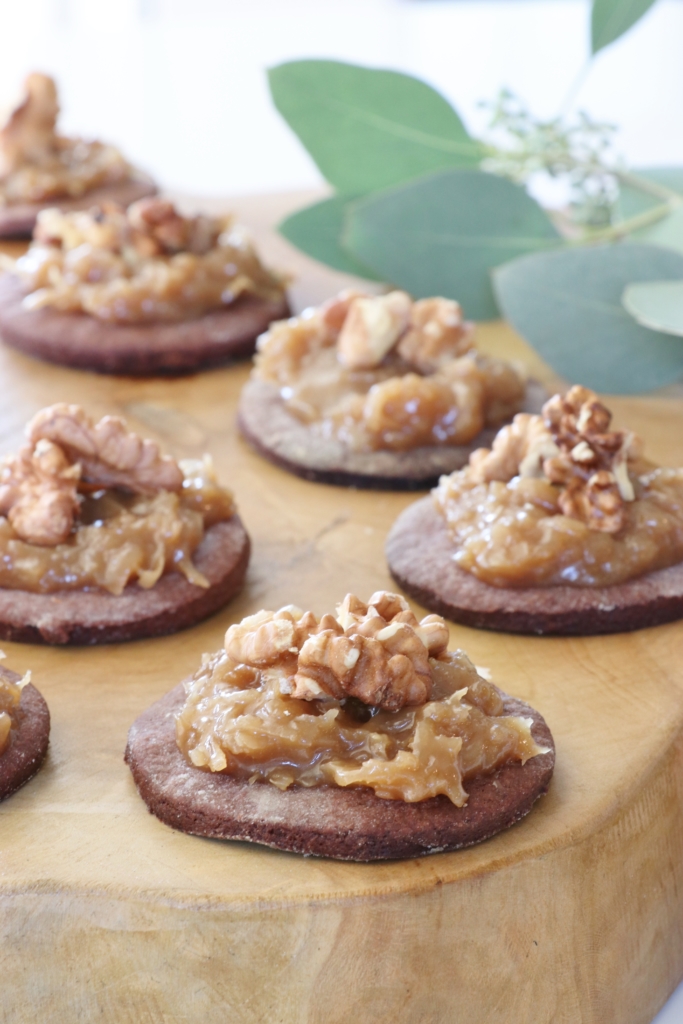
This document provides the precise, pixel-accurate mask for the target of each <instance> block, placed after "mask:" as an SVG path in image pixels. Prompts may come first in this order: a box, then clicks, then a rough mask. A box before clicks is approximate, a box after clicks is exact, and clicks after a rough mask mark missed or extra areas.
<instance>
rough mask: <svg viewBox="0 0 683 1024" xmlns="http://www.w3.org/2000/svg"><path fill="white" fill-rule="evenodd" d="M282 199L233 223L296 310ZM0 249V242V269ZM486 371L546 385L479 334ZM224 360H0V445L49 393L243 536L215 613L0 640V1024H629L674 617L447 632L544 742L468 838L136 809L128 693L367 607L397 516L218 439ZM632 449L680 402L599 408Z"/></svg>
mask: <svg viewBox="0 0 683 1024" xmlns="http://www.w3.org/2000/svg"><path fill="white" fill-rule="evenodd" d="M305 200H306V197H301V196H299V197H296V201H293V200H292V199H291V197H290V198H289V199H286V198H284V199H283V198H281V199H280V200H273V199H271V200H268V201H266V200H261V201H258V200H254V199H252V200H249V201H248V202H246V201H245V202H242V203H235V204H234V205H235V207H237V208H238V210H239V211H240V213H241V215H242V216H243V217H244V219H245V220H246V221H247V222H249V223H251V224H252V225H254V226H255V227H256V229H257V230H256V234H257V235H258V237H259V239H260V241H261V244H262V249H263V251H264V253H266V254H267V255H268V256H269V258H270V259H271V261H274V262H276V263H278V264H279V265H280V266H285V267H288V268H291V269H293V270H295V271H296V272H298V273H299V274H300V277H299V279H298V281H297V282H296V284H295V286H294V288H293V295H294V301H295V304H296V305H297V307H301V306H302V305H303V304H305V303H307V302H313V301H318V300H320V299H322V298H324V297H325V296H326V295H327V294H329V293H330V292H332V291H333V290H334V289H335V288H337V287H339V286H340V284H343V283H344V282H345V281H346V280H347V279H344V278H343V277H342V276H341V275H335V274H332V273H330V272H327V271H325V270H324V269H323V268H321V267H319V266H316V265H314V264H313V263H312V262H309V261H307V260H305V259H304V258H302V257H301V256H299V255H297V254H296V253H295V252H294V251H293V250H291V249H289V248H288V247H287V246H286V244H285V243H284V242H283V241H282V240H280V239H278V238H276V237H275V236H274V235H273V234H272V233H271V232H269V231H268V230H267V225H268V224H269V223H273V222H274V221H275V220H276V218H277V217H278V216H279V215H281V214H282V213H283V212H284V211H285V210H286V209H287V208H290V207H292V206H293V205H296V202H297V201H298V203H299V205H301V204H302V203H303V202H304V201H305ZM10 249H11V247H10V246H6V247H5V251H10ZM480 337H481V339H482V345H483V346H484V347H486V348H488V349H489V350H491V351H498V352H505V353H508V354H512V355H515V356H521V357H522V358H524V359H526V361H527V362H528V363H529V364H530V365H531V366H532V368H533V371H534V373H535V374H536V375H541V376H542V377H543V378H544V379H545V380H546V381H548V382H550V383H551V378H550V375H549V374H548V372H547V370H546V369H544V367H542V366H541V365H540V364H539V363H538V361H537V360H535V359H534V357H533V355H532V354H531V353H530V351H529V350H528V349H526V347H525V346H524V345H523V344H522V343H521V342H520V340H519V339H517V338H515V336H514V335H513V334H512V332H511V331H509V330H508V329H507V328H505V327H503V326H500V325H498V326H495V325H494V326H488V327H484V328H482V329H481V331H480ZM247 373H248V367H246V366H235V367H229V368H227V369H221V370H215V371H212V372H209V373H204V374H201V375H198V376H194V377H189V378H184V379H179V380H150V381H136V380H128V379H122V378H107V377H99V376H95V375H92V374H86V373H80V372H75V371H71V370H63V369H60V368H58V367H53V366H49V365H47V364H42V363H39V362H36V361H33V360H31V359H28V358H24V357H22V356H20V355H18V354H17V353H15V352H13V351H11V350H9V349H5V348H2V347H0V375H1V378H0V379H1V380H2V387H1V388H0V425H1V428H2V436H1V445H0V448H1V451H2V452H8V451H12V450H14V449H15V447H16V446H17V445H18V444H19V442H20V440H21V432H22V428H23V425H24V423H25V421H26V420H27V419H28V417H30V416H31V415H32V414H33V413H34V412H35V411H36V410H37V409H38V408H40V407H41V406H43V405H46V404H48V403H50V402H54V401H59V400H62V401H68V402H81V403H83V404H84V405H86V406H87V408H88V409H89V410H90V411H91V412H92V413H94V414H96V415H101V414H104V413H119V414H123V415H125V416H126V417H127V418H128V419H129V421H130V423H131V425H132V426H133V427H134V428H135V429H138V430H140V431H142V432H144V433H146V434H148V435H149V436H152V437H155V438H158V439H159V440H160V441H161V442H163V444H164V445H165V447H166V448H167V450H169V451H170V452H172V453H173V454H174V455H176V456H180V457H187V456H194V455H199V454H201V453H202V452H204V451H209V452H211V454H212V455H213V458H214V460H215V462H216V465H217V467H218V470H219V473H220V477H221V479H222V480H223V481H224V482H226V483H227V484H228V485H229V486H230V487H232V488H233V489H234V491H235V493H236V496H237V500H238V503H239V508H240V511H241V513H242V516H243V518H244V521H245V523H246V524H247V527H248V529H249V531H250V533H251V535H252V539H253V543H254V554H253V561H252V564H251V568H250V571H249V577H248V584H247V587H246V589H245V591H244V593H243V594H242V596H241V597H240V598H239V599H237V600H236V601H235V602H234V603H233V604H232V605H231V606H229V607H228V608H227V609H225V611H223V612H222V613H221V614H219V615H217V616H216V617H214V618H213V619H211V620H210V621H208V622H206V623H204V624H203V625H201V626H199V627H197V628H195V629H191V630H188V631H186V632H183V633H180V634H178V635H176V636H173V637H168V638H164V639H159V640H149V641H142V642H136V643H130V644H122V645H114V646H109V647H102V648H92V649H71V650H61V649H55V648H52V649H51V648H45V647H30V646H25V645H17V644H5V645H4V646H5V649H6V653H7V662H6V664H7V665H8V666H9V667H11V668H13V669H15V670H17V671H19V672H24V671H25V670H26V669H29V668H30V669H31V670H32V672H33V678H34V681H35V683H36V684H37V685H38V687H39V688H40V689H41V691H42V692H43V694H44V695H45V697H46V698H47V700H48V702H49V705H50V708H51V711H52V722H53V724H52V738H51V745H50V753H49V755H48V759H47V762H46V765H45V767H44V769H43V770H42V771H41V773H40V774H39V775H38V776H37V777H36V778H35V779H34V780H33V781H32V782H31V783H29V785H28V786H26V787H25V788H24V789H23V790H21V791H20V792H19V793H17V794H16V795H15V796H13V797H12V798H11V799H9V800H8V801H6V802H5V803H3V804H2V805H0V935H1V939H0V941H1V943H2V945H1V946H0V962H1V963H2V996H1V998H0V1007H1V1010H0V1018H2V1019H3V1020H7V1021H11V1022H24V1021H26V1022H28V1021H30V1022H34V1021H48V1020H49V1021H51V1022H59V1024H61V1022H64V1024H72V1022H74V1021H76V1020H83V1021H102V1022H105V1024H110V1022H111V1024H129V1022H130V1024H132V1022H136V1024H137V1022H145V1024H162V1022H163V1024H175V1022H178V1024H180V1022H190V1021H192V1022H194V1021H201V1022H203V1024H213V1022H216V1024H217V1022H221V1024H223V1022H225V1021H229V1022H231V1024H263V1022H267V1024H270V1022H273V1024H275V1022H282V1024H370V1022H372V1024H551V1022H552V1024H577V1022H581V1024H646V1022H649V1021H650V1020H651V1019H652V1017H653V1015H654V1014H655V1013H656V1011H657V1010H658V1009H659V1007H660V1006H661V1005H662V1003H663V1002H664V1001H665V999H666V998H667V996H668V995H669V993H670V992H671V991H672V989H673V988H674V986H675V985H676V984H677V983H678V981H679V980H680V978H681V975H682V974H683V817H682V815H681V807H682V802H683V669H682V667H681V665H682V663H681V654H680V652H681V639H682V637H683V624H680V623H676V624H673V625H669V626H663V627H660V628H657V629H649V630H643V631H641V632H637V633H630V634H624V635H621V636H609V637H593V638H587V639H547V638H546V639H538V638H528V637H520V636H506V635H502V634H500V635H496V634H492V633H486V632H477V631H474V630H469V629H464V628H459V627H456V626H454V627H453V628H452V641H453V643H455V644H457V645H460V646H462V647H464V648H465V649H466V650H467V651H468V653H469V654H470V655H471V657H472V658H473V660H474V661H475V663H476V664H478V665H484V666H488V667H489V668H490V669H491V671H492V673H493V678H494V680H495V681H497V682H499V683H500V684H501V685H502V686H503V687H504V688H505V689H506V690H508V691H509V692H510V693H513V694H516V695H518V696H520V697H522V698H523V699H524V700H526V701H529V702H530V703H532V704H533V705H534V706H536V707H537V708H538V709H539V710H540V711H541V712H542V713H543V715H544V716H545V717H546V719H547V721H548V723H549V725H550V727H551V728H552V730H553V732H554V735H555V738H556V741H557V755H558V756H557V770H556V774H555V778H554V780H553V783H552V786H551V790H550V793H549V795H548V796H547V797H546V798H545V799H543V800H542V801H541V803H540V804H539V805H537V807H536V808H535V810H534V811H533V813H532V814H531V815H530V816H529V817H528V818H527V819H526V820H525V821H524V822H522V823H521V824H519V825H517V826H516V827H514V828H512V829H511V830H509V831H508V832H506V833H504V834H502V835H500V836H498V837H497V838H495V839H493V840H490V841H489V842H486V843H484V844H482V845H480V846H477V847H474V848H472V849H469V850H465V851H462V852H459V853H453V854H440V855H435V856H431V857H427V858H424V859H421V860H412V861H404V862H398V863H384V864H373V865H357V864H343V863H336V862H333V861H328V860H319V859H304V858H303V857H298V856H294V855H288V854H282V853H277V852H274V851H271V850H268V849H265V848H259V847H256V846H249V845H248V844H241V843H221V842H216V841H210V840H203V839H197V838H193V837H190V836H186V835H183V834H181V833H177V832H173V831H172V830H171V829H169V828H166V827H165V826H163V825H161V824H160V823H159V822H158V821H157V820H156V819H155V818H153V817H152V816H150V815H149V814H148V813H147V810H146V808H145V806H144V805H143V803H142V801H141V800H140V799H139V797H138V795H137V793H136V790H135V788H134V786H133V783H132V781H131V778H130V775H129V772H128V769H127V768H126V766H125V765H124V763H123V760H122V757H123V750H124V747H125V743H126V733H127V730H128V727H129V725H130V724H131V722H132V721H133V719H134V718H135V717H136V716H137V715H138V714H139V713H140V712H141V711H142V710H143V709H144V708H146V707H147V706H148V705H149V704H150V703H151V702H152V701H154V700H156V699H157V698H158V697H160V696H161V695H162V694H163V693H165V692H166V691H167V690H169V689H170V688H171V687H173V686H174V685H175V684H176V683H177V682H178V681H179V680H180V679H182V678H183V677H184V676H186V675H187V674H189V673H190V672H192V671H193V670H194V669H195V667H196V666H197V664H198V662H199V659H200V656H201V654H202V652H203V651H211V650H215V649H217V648H218V647H219V646H220V645H221V642H222V638H223V634H224V631H225V629H226V627H227V626H228V625H229V624H230V623H232V622H234V621H236V620H238V619H240V618H241V617H242V616H244V615H245V614H247V613H250V612H253V611H254V610H256V609H259V608H261V607H270V608H274V607H278V606H280V605H281V604H285V603H290V602H294V603H297V604H299V605H301V606H303V607H304V608H309V607H310V608H312V609H313V610H314V611H315V612H316V613H322V612H323V611H325V610H331V609H332V608H333V607H334V605H335V603H336V602H338V601H339V600H340V598H341V597H342V596H343V595H344V594H345V593H346V592H347V591H349V590H350V591H354V592H355V593H357V594H359V595H361V596H364V597H367V596H369V594H370V593H371V592H372V591H374V590H376V589H378V588H381V587H391V581H390V578H389V576H388V573H387V570H386V566H385V562H384V556H383V541H384V537H385V535H386V532H387V530H388V528H389V526H390V525H391V523H392V522H393V520H394V518H395V517H396V515H397V514H398V513H399V512H400V511H401V510H402V509H403V508H404V507H405V506H406V505H407V504H408V503H409V502H410V501H412V500H413V497H411V496H410V495H405V494H381V493H379V494H378V493H368V492H360V491H352V490H344V489H340V488H334V487H326V486H321V485H317V484H309V483H306V482H303V481H301V480H298V479H295V478H294V477H292V476H289V475H288V474H286V473H284V472H282V471H280V470H278V469H275V468H274V467H272V466H270V465H269V464H268V463H266V462H264V461H263V460H262V459H260V458H259V457H258V456H256V455H255V454H253V453H252V452H251V451H250V450H249V448H248V447H247V446H246V445H245V444H244V443H243V442H242V441H241V440H240V439H239V438H238V436H237V433H236V430H235V407H236V402H237V398H238V394H239V391H240V388H241V386H242V384H243V383H244V381H245V380H246V377H247ZM613 405H614V407H615V409H616V411H617V418H618V419H619V420H620V421H621V422H628V423H629V424H630V425H631V426H632V427H633V428H634V429H635V430H637V431H638V432H639V433H641V434H642V435H643V436H644V437H645V439H646V442H647V446H648V450H649V452H650V454H651V455H652V456H653V457H654V458H656V459H658V460H660V461H662V462H664V463H668V464H670V465H675V464H678V463H679V462H680V460H681V454H682V453H681V450H680V442H679V439H680V437H681V432H682V431H683V408H682V406H681V402H680V400H679V399H678V398H677V397H676V396H675V395H672V394H671V393H670V394H669V395H667V396H665V397H657V398H634V399H620V400H618V401H617V400H615V401H614V403H613Z"/></svg>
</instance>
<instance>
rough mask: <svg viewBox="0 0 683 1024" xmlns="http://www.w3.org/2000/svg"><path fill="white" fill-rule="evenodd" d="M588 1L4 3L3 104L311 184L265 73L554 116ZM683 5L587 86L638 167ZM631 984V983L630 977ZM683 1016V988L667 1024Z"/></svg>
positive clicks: (669, 132) (204, 163)
mask: <svg viewBox="0 0 683 1024" xmlns="http://www.w3.org/2000/svg"><path fill="white" fill-rule="evenodd" d="M588 23H589V7H588V3H587V0H547V2H542V0H455V2H453V0H450V2H449V0H0V33H1V35H0V42H1V43H2V48H1V52H2V64H1V65H0V107H2V106H3V105H4V104H5V103H9V102H10V101H11V100H12V99H13V97H14V96H15V95H16V94H17V92H18V89H19V84H20V82H21V80H22V79H23V77H24V75H25V74H26V73H27V72H29V71H32V70H42V71H47V72H50V73H52V74H54V75H55V76H56V77H57V79H58V81H59V85H60V89H61V94H62V106H63V119H62V122H61V125H62V128H63V130H64V131H66V132H67V133H74V134H82V135H86V136H88V135H92V136H97V137H99V138H102V139H106V140H108V141H112V142H116V143H118V144H119V145H121V147H122V148H123V150H124V152H125V154H126V155H127V156H128V157H129V158H130V159H131V160H133V161H134V162H135V163H137V164H138V165H139V166H141V167H143V168H145V169H146V170H148V171H150V172H151V173H152V174H153V175H154V177H155V178H156V179H157V180H158V181H159V182H160V183H161V184H162V185H164V186H165V187H167V188H169V189H172V190H174V191H181V192H186V193H190V194H192V195H196V196H224V195H229V194H233V195H235V194H249V193H258V192H267V191H285V190H286V191H289V190H294V189H299V188H301V189H305V188H310V187H311V186H316V185H318V184H319V183H320V181H321V179H320V176H319V174H318V172H317V170H316V168H315V166H314V165H313V163H312V162H311V160H310V159H309V158H308V156H307V155H306V153H305V152H304V151H303V149H302V148H301V146H300V145H299V143H298V142H297V140H296V138H295V137H294V136H293V135H292V134H291V132H290V131H289V129H288V128H287V126H286V125H285V124H284V123H283V122H282V121H281V119H280V118H279V116H278V114H277V113H276V112H275V110H274V109H273V108H272V106H271V104H270V100H269V96H268V90H267V85H266V79H265V73H264V70H265V68H267V67H268V66H270V65H273V64H277V63H279V62H280V61H284V60H291V59H294V58H299V57H329V58H337V59H342V60H349V61H356V62H359V63H364V64H369V65H372V66H376V67H391V68H396V69H399V70H403V71H408V72H410V73H412V74H416V75H419V76H421V77H422V78H424V79H426V80H427V81H429V82H430V83H432V84H433V85H435V86H436V87H437V88H439V89H440V90H441V91H442V92H443V93H444V94H445V95H446V96H447V97H449V99H450V100H451V101H452V102H453V103H454V104H455V106H456V107H457V109H458V110H459V112H460V114H461V116H462V117H463V118H464V120H465V122H466V123H467V124H468V126H469V127H470V129H471V130H473V131H475V132H477V131H481V130H482V129H483V127H484V124H485V119H486V117H485V114H484V113H483V112H482V110H481V109H479V107H478V101H480V100H482V99H486V98H493V97H494V95H495V94H496V92H497V91H498V89H499V88H500V87H501V86H508V87H510V88H512V89H513V90H515V91H516V92H517V93H518V94H520V95H521V96H522V97H523V98H524V99H525V100H526V101H527V102H528V103H529V105H530V106H531V108H532V109H533V110H534V112H535V113H536V114H537V115H538V116H541V117H552V116H554V115H555V114H556V113H557V112H558V110H559V108H560V106H561V105H562V102H563V100H564V98H565V97H566V95H567V94H568V92H569V91H570V89H571V86H572V83H573V82H574V81H575V79H576V78H577V76H578V75H579V74H580V72H581V70H582V68H584V65H585V64H586V60H587V56H588ZM682 42H683V3H682V2H681V0H659V2H658V3H657V4H656V6H655V7H654V9H653V10H651V11H650V13H649V14H648V15H646V17H645V18H644V19H643V21H642V22H641V23H640V24H639V25H638V26H636V28H635V29H634V30H633V31H632V32H630V33H628V34H627V35H626V36H625V37H624V38H623V39H621V40H620V41H619V42H618V43H616V44H615V45H614V46H612V47H610V48H609V49H608V50H607V51H605V52H604V53H602V54H600V55H599V56H598V57H597V59H596V60H595V61H594V63H593V66H592V67H591V68H590V69H589V71H588V74H587V75H586V77H585V78H584V79H583V85H582V86H581V88H580V90H579V92H578V94H577V102H576V106H578V107H582V108H584V109H586V110H588V111H589V112H590V113H591V114H592V115H593V117H595V118H600V119H604V120H608V121H612V122H615V123H617V124H619V125H620V127H621V131H620V135H619V137H618V148H619V150H620V151H621V153H622V154H623V156H624V157H625V158H626V160H627V161H628V162H629V163H630V164H631V165H632V166H654V165H662V164H679V165H683V110H682V107H683V103H682V101H683V59H682V52H681V51H682V46H681V44H682ZM615 983H618V979H615ZM681 1022H683V986H681V988H680V989H679V990H678V991H677V993H676V995H675V996H674V997H673V998H672V1000H671V1001H670V1002H669V1003H668V1004H667V1006H666V1007H665V1009H664V1010H663V1011H662V1012H661V1013H660V1014H659V1016H658V1017H657V1024H681Z"/></svg>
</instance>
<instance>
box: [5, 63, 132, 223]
mask: <svg viewBox="0 0 683 1024" xmlns="http://www.w3.org/2000/svg"><path fill="white" fill-rule="evenodd" d="M24 91H25V96H24V98H23V99H22V101H21V102H20V103H19V105H18V106H17V107H16V108H15V109H14V110H13V111H12V112H11V114H10V116H9V117H8V118H7V120H6V121H5V123H4V125H3V127H2V128H0V206H3V205H7V204H10V203H17V202H31V203H37V202H46V201H48V200H50V199H56V198H63V197H76V196H81V195H83V193H84V192H88V191H89V190H90V189H92V188H96V187H98V186H100V185H110V184H114V183H116V182H120V181H125V180H126V179H128V178H130V177H131V175H132V173H133V172H132V168H131V167H130V166H129V164H128V163H127V162H126V161H125V160H124V158H123V157H122V156H121V154H120V153H119V151H118V150H117V149H115V148H114V147H113V146H107V145H104V144H103V143H102V142H86V141H85V140H84V139H68V138H65V137H64V136H62V135H58V134H57V130H56V125H57V116H58V114H59V103H58V100H57V89H56V86H55V83H54V81H53V79H52V78H49V77H48V76H47V75H40V74H32V75H29V76H28V78H27V79H26V81H25V83H24Z"/></svg>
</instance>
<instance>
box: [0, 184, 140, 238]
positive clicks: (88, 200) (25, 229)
mask: <svg viewBox="0 0 683 1024" xmlns="http://www.w3.org/2000/svg"><path fill="white" fill-rule="evenodd" d="M156 193H157V187H156V185H155V184H154V182H153V181H152V179H151V178H148V177H147V176H146V175H144V174H139V173H138V174H136V176H135V177H134V178H129V179H128V180H127V181H119V182H116V183H113V184H111V185H101V186H100V187H99V188H92V189H89V191H88V192H84V193H83V195H81V196H77V197H73V198H69V197H68V196H67V197H64V198H63V199H60V198H57V197H55V198H54V199H50V200H47V201H45V202H42V203H10V204H9V205H8V206H0V238H15V239H18V238H30V237H31V235H32V233H33V229H34V227H35V226H36V218H37V216H38V214H39V213H40V211H41V210H46V209H48V208H49V207H52V206H57V207H59V209H60V210H64V211H65V212H66V211H73V210H87V209H89V208H90V207H91V206H97V205H98V204H99V203H105V202H114V203H120V204H121V205H122V206H130V205H131V203H135V202H137V200H138V199H144V198H145V196H153V195H156Z"/></svg>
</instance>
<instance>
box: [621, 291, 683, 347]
mask: <svg viewBox="0 0 683 1024" xmlns="http://www.w3.org/2000/svg"><path fill="white" fill-rule="evenodd" d="M621 301H622V302H623V304H624V308H625V309H626V311H627V312H628V313H630V314H631V316H632V317H634V318H635V319H636V320H637V321H638V323H639V324H642V325H643V327H651V328H652V330H653V331H664V332H666V334H676V335H678V336H679V337H683V281H647V282H642V283H638V284H630V285H629V286H628V287H627V288H626V289H625V290H624V294H623V296H622V300H621Z"/></svg>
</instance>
